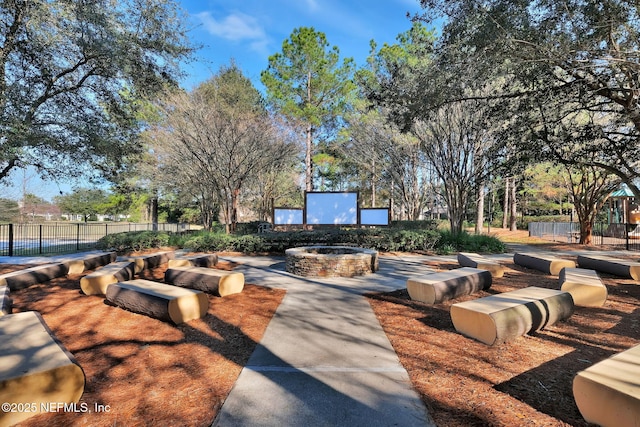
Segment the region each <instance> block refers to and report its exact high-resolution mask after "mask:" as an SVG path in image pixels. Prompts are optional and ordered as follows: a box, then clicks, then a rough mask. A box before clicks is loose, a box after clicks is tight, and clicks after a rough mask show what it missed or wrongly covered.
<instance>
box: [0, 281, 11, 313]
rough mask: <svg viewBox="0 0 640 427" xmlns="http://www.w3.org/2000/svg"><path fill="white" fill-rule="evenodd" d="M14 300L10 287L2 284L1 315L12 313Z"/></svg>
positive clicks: (0, 294)
mask: <svg viewBox="0 0 640 427" xmlns="http://www.w3.org/2000/svg"><path fill="white" fill-rule="evenodd" d="M12 306H13V300H12V299H11V297H10V296H9V287H8V286H0V316H4V315H5V314H11V308H12Z"/></svg>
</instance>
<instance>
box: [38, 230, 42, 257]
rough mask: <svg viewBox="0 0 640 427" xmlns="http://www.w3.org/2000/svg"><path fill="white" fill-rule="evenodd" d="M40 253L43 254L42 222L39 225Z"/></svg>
mask: <svg viewBox="0 0 640 427" xmlns="http://www.w3.org/2000/svg"><path fill="white" fill-rule="evenodd" d="M38 253H39V254H40V255H42V224H39V225H38Z"/></svg>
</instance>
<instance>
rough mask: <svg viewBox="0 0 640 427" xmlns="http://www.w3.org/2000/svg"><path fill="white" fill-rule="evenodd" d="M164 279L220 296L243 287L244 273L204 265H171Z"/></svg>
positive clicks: (236, 291)
mask: <svg viewBox="0 0 640 427" xmlns="http://www.w3.org/2000/svg"><path fill="white" fill-rule="evenodd" d="M164 281H165V282H167V283H171V284H172V285H176V286H181V287H185V288H191V289H197V290H199V291H203V292H207V293H211V294H215V295H218V296H221V297H224V296H227V295H231V294H237V293H240V292H242V289H244V274H242V273H236V272H233V271H223V270H215V269H212V268H204V267H171V268H169V269H167V271H166V272H165V274H164Z"/></svg>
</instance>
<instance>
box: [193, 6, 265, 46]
mask: <svg viewBox="0 0 640 427" xmlns="http://www.w3.org/2000/svg"><path fill="white" fill-rule="evenodd" d="M195 16H196V18H198V19H199V20H200V21H201V22H202V24H203V25H204V28H205V30H206V31H207V32H209V33H210V34H212V35H214V36H217V37H222V38H224V39H227V40H232V41H240V40H254V41H258V42H262V43H264V42H265V41H266V39H267V36H266V34H265V32H264V30H263V29H262V27H261V26H260V24H259V23H258V20H257V19H255V18H254V17H252V16H249V15H246V14H244V13H233V14H231V15H228V16H226V17H224V18H223V19H216V18H215V17H214V16H213V15H212V14H211V12H201V13H198V14H197V15H195Z"/></svg>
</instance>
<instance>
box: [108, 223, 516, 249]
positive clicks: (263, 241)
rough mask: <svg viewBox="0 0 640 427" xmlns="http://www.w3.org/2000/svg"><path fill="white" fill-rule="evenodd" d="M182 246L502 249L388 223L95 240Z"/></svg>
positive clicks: (477, 238) (113, 245) (112, 244)
mask: <svg viewBox="0 0 640 427" xmlns="http://www.w3.org/2000/svg"><path fill="white" fill-rule="evenodd" d="M168 245H171V246H174V247H182V248H185V249H188V250H191V251H195V252H243V253H259V252H273V253H284V251H285V250H286V249H288V248H293V247H299V246H311V245H334V246H335V245H346V246H359V247H364V248H370V249H376V250H378V251H382V252H422V251H429V252H430V251H436V252H438V253H441V254H450V253H455V252H457V251H468V252H493V253H501V252H504V251H505V246H504V244H503V243H502V242H501V241H500V240H498V239H496V238H495V237H491V236H486V235H469V234H468V233H462V234H459V235H453V234H451V233H450V232H448V231H441V230H436V229H435V228H428V227H427V228H424V227H423V228H417V227H416V228H414V227H409V228H405V227H399V228H396V227H388V228H383V227H380V228H353V229H338V228H335V229H320V230H312V231H309V230H302V231H291V232H269V233H260V234H244V235H228V234H225V233H221V232H207V231H199V232H197V233H195V234H187V235H177V234H175V235H172V234H169V233H167V232H154V231H137V232H131V233H119V234H112V235H109V236H106V237H104V238H102V239H100V241H99V242H98V247H99V248H101V249H111V250H116V251H118V252H120V253H122V252H127V251H138V250H142V249H150V248H159V247H163V246H168Z"/></svg>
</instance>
